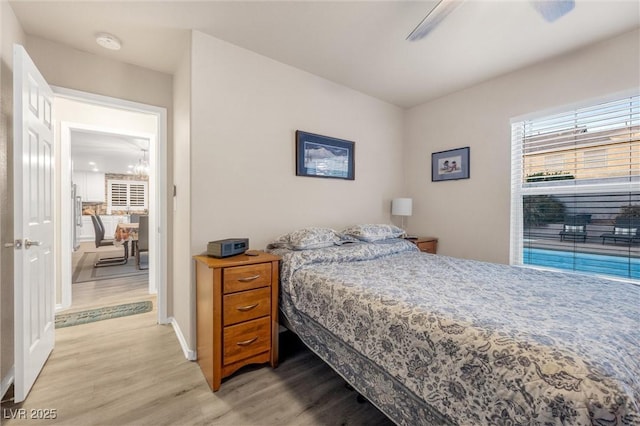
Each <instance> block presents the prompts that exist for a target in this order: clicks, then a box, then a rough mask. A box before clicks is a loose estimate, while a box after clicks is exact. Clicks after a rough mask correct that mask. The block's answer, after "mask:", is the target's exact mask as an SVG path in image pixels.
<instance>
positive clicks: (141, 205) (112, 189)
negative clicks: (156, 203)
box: [107, 179, 148, 213]
mask: <svg viewBox="0 0 640 426" xmlns="http://www.w3.org/2000/svg"><path fill="white" fill-rule="evenodd" d="M107 191H108V197H107V198H108V199H107V211H108V212H109V213H111V212H112V211H114V210H115V211H122V210H127V211H131V210H133V211H137V210H145V209H148V183H147V182H146V181H129V180H111V179H110V180H108V181H107Z"/></svg>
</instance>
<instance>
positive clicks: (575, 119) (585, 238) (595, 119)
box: [511, 94, 640, 279]
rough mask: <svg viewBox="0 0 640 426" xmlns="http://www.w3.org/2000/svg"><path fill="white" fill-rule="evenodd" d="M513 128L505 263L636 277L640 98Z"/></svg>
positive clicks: (639, 274)
mask: <svg viewBox="0 0 640 426" xmlns="http://www.w3.org/2000/svg"><path fill="white" fill-rule="evenodd" d="M511 128H512V135H511V143H512V150H511V151H512V157H511V162H512V168H511V169H512V176H511V195H512V197H511V199H512V203H511V263H512V264H516V265H532V266H537V267H548V268H555V269H563V270H572V271H579V272H586V273H596V274H602V275H608V276H616V277H623V278H626V279H629V278H631V279H640V96H638V94H633V95H631V96H627V97H624V98H622V97H621V98H618V99H615V100H611V101H606V102H601V103H597V104H596V103H594V104H591V105H587V106H584V107H581V108H575V109H567V110H566V111H563V112H560V113H556V114H553V115H538V116H537V117H536V118H533V119H527V120H514V121H512V125H511Z"/></svg>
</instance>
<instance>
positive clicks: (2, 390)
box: [0, 366, 15, 399]
mask: <svg viewBox="0 0 640 426" xmlns="http://www.w3.org/2000/svg"><path fill="white" fill-rule="evenodd" d="M14 376H15V370H14V367H13V366H12V367H11V369H9V372H8V373H7V375H6V376H4V377H3V378H2V382H0V397H1V398H2V399H4V396H5V394H6V393H7V391H8V390H9V387H10V386H11V384H12V383H13V379H14V378H15V377H14Z"/></svg>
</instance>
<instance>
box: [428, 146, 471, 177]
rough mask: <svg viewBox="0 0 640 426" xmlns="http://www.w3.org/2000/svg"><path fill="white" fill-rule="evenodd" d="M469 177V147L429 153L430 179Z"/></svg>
mask: <svg viewBox="0 0 640 426" xmlns="http://www.w3.org/2000/svg"><path fill="white" fill-rule="evenodd" d="M457 179H469V147H465V148H457V149H450V150H448V151H440V152H434V153H433V154H431V181H432V182H440V181H443V180H457Z"/></svg>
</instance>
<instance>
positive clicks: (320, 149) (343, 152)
mask: <svg viewBox="0 0 640 426" xmlns="http://www.w3.org/2000/svg"><path fill="white" fill-rule="evenodd" d="M296 176H309V177H320V178H330V179H346V180H355V142H353V141H348V140H344V139H337V138H332V137H329V136H322V135H317V134H314V133H309V132H303V131H301V130H296Z"/></svg>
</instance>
